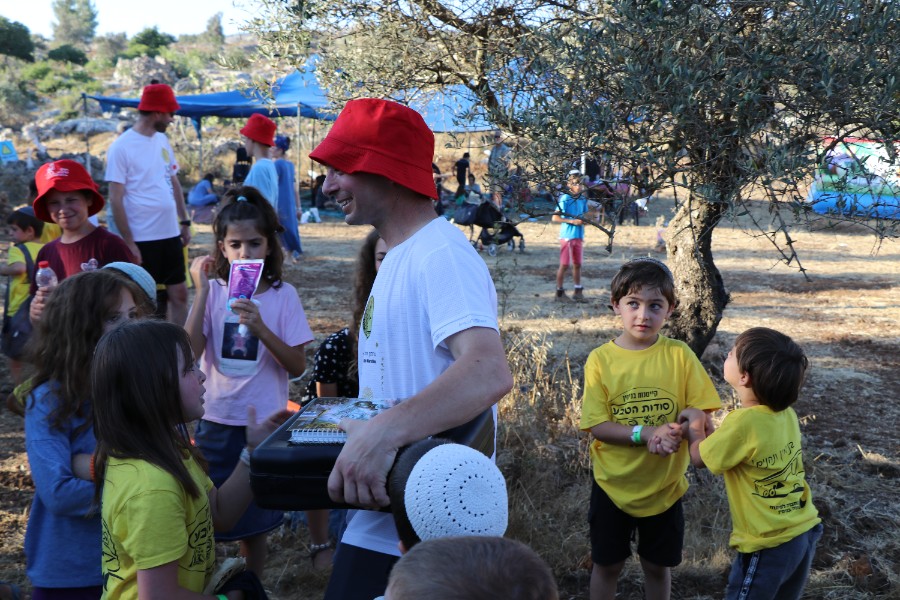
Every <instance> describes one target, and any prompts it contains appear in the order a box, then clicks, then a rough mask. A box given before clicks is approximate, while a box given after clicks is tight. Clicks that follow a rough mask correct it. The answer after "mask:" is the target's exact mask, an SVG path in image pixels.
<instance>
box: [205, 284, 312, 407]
mask: <svg viewBox="0 0 900 600" xmlns="http://www.w3.org/2000/svg"><path fill="white" fill-rule="evenodd" d="M227 297H228V286H227V284H225V283H224V282H222V281H210V283H209V297H208V298H207V301H206V312H205V314H204V315H203V335H205V336H206V348H204V350H203V355H202V356H201V357H200V368H201V369H203V372H204V373H206V377H207V379H206V383H205V384H204V385H205V387H206V395H205V398H206V403H205V405H204V408H205V409H206V414H205V415H204V416H203V418H204V419H206V420H207V421H212V422H214V423H221V424H223V425H246V424H247V406H248V405H251V404H252V405H253V406H255V407H256V416H257V418H258V419H260V420H262V419H265V418H266V417H268V416H269V415H270V414H272V413H274V412H276V411H278V410H281V409H283V408H285V407H286V406H287V401H288V373H287V371H285V370H284V367H282V366H281V365H280V364H278V361H276V360H275V357H273V356H272V354H271V353H270V352H269V351H268V349H267V348H266V347H265V345H264V344H263V343H262V342H260V341H259V339H258V338H256V337H254V336H252V335H250V334H249V333H247V334H246V335H242V334H241V332H240V331H239V328H238V325H237V323H236V320H234V313H232V312H231V311H230V310H228V309H227V308H226V306H225V303H226V299H227ZM253 299H254V300H256V301H258V302H259V314H260V315H261V316H262V319H263V321H264V322H265V324H266V326H267V327H268V328H269V329H271V330H272V332H273V333H274V334H275V335H277V336H278V337H279V338H281V340H282V341H284V343H286V344H287V345H288V346H299V345H301V344H306V343H309V342H311V341H312V340H313V334H312V330H310V328H309V323H308V322H307V320H306V313H305V312H304V311H303V304H302V303H301V302H300V297H299V296H298V295H297V290H296V289H295V288H294V286H292V285H290V284H288V283H285V284H282V286H281V287H280V288H277V289H276V288H269V289H268V290H266V291H265V292H262V293H257V294H254V295H253ZM229 317H230V319H231V320H234V322H226V320H227V319H229ZM236 373H238V374H236Z"/></svg>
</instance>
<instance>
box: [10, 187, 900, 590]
mask: <svg viewBox="0 0 900 600" xmlns="http://www.w3.org/2000/svg"><path fill="white" fill-rule="evenodd" d="M671 207H672V201H671V199H664V200H661V201H658V202H656V204H654V205H652V206H651V209H652V210H651V214H650V216H649V217H648V218H645V219H644V221H645V222H646V223H653V221H654V218H655V217H656V216H658V215H660V214H668V212H670V211H671ZM519 229H520V231H521V232H522V233H523V234H524V236H525V239H526V252H525V253H524V254H520V253H518V252H509V251H508V250H507V249H506V248H501V249H500V251H499V252H498V255H497V256H496V257H489V256H487V255H486V254H485V255H483V256H484V258H485V260H486V262H487V264H488V265H489V267H490V268H491V271H492V272H493V274H494V278H495V282H496V285H497V288H498V295H499V298H500V303H501V312H502V328H503V331H504V336H505V339H506V343H507V348H508V354H509V356H510V360H511V363H512V365H513V369H514V371H515V374H516V387H515V388H514V390H513V393H511V394H510V395H509V396H508V397H507V398H506V399H505V400H504V401H503V403H502V406H501V410H502V415H503V419H502V427H501V452H500V454H499V464H500V466H501V468H502V469H503V471H504V473H505V475H506V477H507V481H508V483H509V488H510V492H511V508H512V515H511V524H510V531H509V534H510V535H511V536H513V537H516V538H519V539H521V540H523V541H525V542H527V543H529V544H531V545H532V546H533V547H535V548H536V549H537V550H538V552H539V553H540V554H541V555H542V556H543V557H544V558H545V559H546V560H547V561H548V562H549V563H550V564H551V565H552V567H553V569H554V572H555V573H556V576H557V578H558V581H559V584H560V589H561V591H562V594H561V597H562V598H567V599H583V598H587V583H588V573H589V560H588V553H589V546H588V539H587V525H586V512H587V499H588V489H589V488H588V484H589V477H590V473H589V468H588V459H587V452H586V448H587V440H586V438H585V436H583V435H582V434H580V433H579V432H578V431H577V420H578V415H579V404H580V403H579V396H580V388H581V369H582V366H583V363H584V360H585V358H586V357H587V354H588V352H589V351H590V350H591V349H592V348H594V347H596V346H597V345H599V344H601V343H603V342H604V341H606V340H607V339H609V338H611V337H613V336H614V335H615V334H616V330H617V327H618V325H617V322H616V319H615V318H614V316H613V315H612V313H611V311H609V310H608V309H607V308H606V303H607V299H608V292H607V287H608V285H609V280H610V278H611V277H612V275H613V273H614V272H615V270H616V269H617V268H618V266H619V265H620V264H621V263H622V262H623V261H624V260H626V259H629V258H631V257H634V256H638V255H646V254H648V253H652V252H653V246H654V244H655V241H656V228H655V227H654V226H652V225H649V224H648V225H641V226H633V225H624V226H622V227H621V228H620V229H619V230H618V233H617V238H616V245H615V248H614V250H613V253H612V255H607V254H606V253H605V252H604V251H603V250H602V248H603V246H604V243H605V240H603V239H602V238H601V234H600V233H599V232H597V231H593V230H590V231H589V232H588V235H587V240H586V253H585V254H586V259H585V260H586V264H585V269H584V281H585V285H586V287H587V295H588V296H589V301H588V302H587V303H585V304H569V305H561V304H557V303H555V302H554V301H553V289H554V283H553V278H554V273H555V270H556V265H557V250H556V248H557V240H556V233H557V228H556V226H551V225H550V224H549V223H546V222H534V223H524V224H522V225H520V226H519ZM198 233H199V235H197V237H196V242H195V243H194V244H193V245H192V247H191V254H192V255H196V254H200V253H201V252H204V251H206V249H207V248H208V246H209V244H210V239H209V229H208V228H203V227H202V226H201V229H200V230H199V232H198ZM301 233H302V236H303V245H304V249H305V250H306V254H305V255H304V258H303V260H302V261H301V263H300V264H299V265H289V266H288V268H287V278H288V279H289V280H290V281H291V282H292V283H294V284H295V285H296V286H297V287H298V289H299V290H300V293H301V297H302V299H303V302H304V306H305V308H306V311H307V315H308V316H309V319H310V323H311V325H312V328H313V331H314V332H315V333H316V337H317V340H321V339H323V338H324V337H325V336H326V335H327V334H328V333H330V332H331V331H334V330H336V329H338V328H340V327H342V326H343V325H344V324H345V322H346V321H347V320H348V318H349V293H348V292H349V289H350V286H351V281H352V279H351V272H352V265H353V258H354V254H355V251H356V248H357V246H358V243H359V241H360V240H361V239H362V237H363V236H364V235H365V231H364V229H363V228H352V227H348V226H346V225H344V224H343V223H341V222H334V221H332V222H326V223H322V224H316V225H308V226H303V228H302V230H301ZM794 236H795V239H796V246H797V248H798V250H799V252H800V253H801V257H802V259H803V261H804V266H805V267H806V268H808V269H809V273H810V276H811V278H812V280H811V281H810V282H807V281H806V280H804V278H803V277H802V276H801V275H799V274H798V273H797V272H796V271H794V270H791V269H789V268H787V267H785V266H783V265H780V264H778V263H777V262H776V260H775V258H774V255H773V253H772V252H771V250H770V248H769V246H768V243H767V242H766V241H765V239H762V238H759V237H754V236H753V235H751V234H750V233H748V231H745V230H744V229H743V223H737V224H731V223H725V224H723V225H722V226H720V227H719V228H718V229H717V230H716V233H715V237H714V252H715V257H716V262H717V265H718V266H719V268H720V270H721V271H722V274H723V277H724V279H725V282H726V284H727V286H728V288H729V291H730V292H731V303H730V305H729V306H728V308H727V309H726V311H725V315H724V318H723V320H722V322H721V324H720V325H719V329H718V333H717V335H716V338H715V340H714V341H713V343H712V344H711V345H710V346H709V348H708V349H707V350H706V352H705V353H704V356H703V357H702V360H703V362H704V364H705V366H706V367H707V369H708V370H709V373H710V375H711V376H712V377H713V380H714V382H715V383H716V385H717V387H718V389H719V390H720V392H721V394H722V398H723V400H725V401H726V403H730V402H731V394H730V391H729V390H728V389H727V386H726V385H725V384H724V382H723V381H722V379H721V364H722V361H723V359H724V355H725V353H726V352H727V350H728V348H729V347H730V345H731V343H732V342H733V340H734V338H735V336H736V335H737V334H738V333H740V332H741V331H743V330H744V329H746V328H748V327H751V326H755V325H766V326H769V327H773V328H776V329H779V330H781V331H784V332H785V333H787V334H789V335H791V336H792V337H793V338H794V339H795V340H797V341H798V342H799V343H800V344H801V345H802V346H803V347H804V349H805V350H806V352H807V353H808V355H809V356H810V358H811V361H812V369H811V373H810V377H809V381H808V383H807V386H806V388H805V390H804V393H803V395H802V398H801V401H800V402H799V403H798V405H797V411H798V413H799V414H800V416H801V419H802V428H803V432H804V435H805V440H804V444H805V457H804V462H805V465H806V469H807V476H808V477H809V479H810V481H811V485H812V489H813V494H814V502H815V504H816V506H817V507H818V508H819V510H820V512H821V514H822V516H823V519H824V521H825V526H826V530H825V537H824V538H823V540H822V542H821V544H820V546H819V550H818V553H817V556H816V560H815V564H814V567H813V572H812V576H811V580H810V584H809V586H808V589H807V593H806V597H807V598H829V599H863V598H900V576H898V573H900V508H898V505H897V502H896V495H897V491H898V478H900V445H898V443H897V435H896V426H895V423H897V422H898V420H900V405H898V404H897V403H896V402H894V401H893V392H894V390H896V389H900V344H898V342H900V334H898V333H897V324H898V322H900V302H898V300H897V298H898V292H900V249H898V247H897V244H896V242H889V243H886V244H885V245H883V246H882V247H881V248H880V249H879V251H878V252H877V253H874V252H873V250H874V245H873V241H872V239H871V238H870V237H867V236H866V234H865V233H864V232H863V230H862V229H861V228H854V227H847V226H845V227H840V228H826V227H824V221H818V222H817V223H816V224H815V225H814V226H813V227H803V228H798V229H797V230H795V231H794ZM3 376H4V377H6V375H5V374H4V375H3ZM463 383H464V382H461V384H463ZM0 440H2V441H0V540H2V549H0V580H12V581H15V582H18V583H20V584H22V585H23V586H25V587H27V582H26V579H25V575H24V556H23V553H22V539H23V536H24V531H25V523H26V520H27V512H28V506H29V502H30V499H31V496H32V493H33V486H32V483H31V479H30V476H29V474H28V465H27V459H26V455H25V453H24V445H23V436H22V421H21V419H20V418H19V417H15V416H13V415H10V414H9V413H2V414H0ZM690 478H691V481H692V486H691V489H690V490H689V492H688V495H687V497H686V520H687V539H686V544H685V555H684V562H683V564H682V565H681V566H680V567H678V568H677V569H676V570H675V573H674V585H673V596H674V597H675V598H685V599H687V598H693V599H701V598H702V599H707V598H710V599H711V598H721V597H722V592H723V589H724V581H725V575H726V573H727V570H728V565H729V561H730V557H731V551H730V550H729V548H728V546H727V539H728V531H729V528H730V522H729V517H728V507H727V503H726V501H725V497H724V491H723V485H722V482H721V480H720V479H718V478H715V477H712V476H710V475H709V474H708V473H705V472H691V473H690ZM307 541H308V537H307V535H306V533H305V532H304V531H300V532H299V533H290V532H285V533H283V534H281V533H278V534H275V535H273V536H272V537H271V538H270V545H271V555H270V556H271V558H270V563H269V567H268V569H267V572H266V576H265V583H266V585H267V587H268V588H269V589H270V590H271V592H272V593H271V596H272V598H273V600H301V599H306V598H310V599H312V598H320V597H321V591H322V589H323V587H324V583H325V581H326V577H325V576H323V575H320V574H316V573H314V572H313V571H312V569H311V567H310V562H309V560H308V559H307V558H306V557H305V553H306V543H307ZM229 550H231V548H224V551H229ZM62 558H63V557H61V559H62ZM640 580H641V577H640V573H639V569H637V568H635V565H634V563H633V562H631V563H630V564H629V566H628V569H627V571H626V573H625V574H624V575H623V578H622V581H621V583H620V594H619V597H620V598H623V599H638V598H641V597H642V595H641V588H640Z"/></svg>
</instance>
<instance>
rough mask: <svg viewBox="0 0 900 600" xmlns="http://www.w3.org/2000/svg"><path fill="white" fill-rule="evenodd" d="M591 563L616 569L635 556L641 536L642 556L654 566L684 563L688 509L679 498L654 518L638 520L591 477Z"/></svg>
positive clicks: (589, 517) (672, 565) (639, 552)
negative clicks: (685, 513) (682, 558)
mask: <svg viewBox="0 0 900 600" xmlns="http://www.w3.org/2000/svg"><path fill="white" fill-rule="evenodd" d="M588 522H589V523H590V531H591V560H593V561H594V563H595V564H597V565H601V566H612V565H617V564H619V563H620V562H623V561H624V560H625V559H627V558H628V557H630V556H631V542H632V541H634V536H635V533H637V542H638V545H637V550H638V555H640V557H641V558H643V559H644V560H647V561H649V562H651V563H653V564H654V565H659V566H661V567H675V566H677V565H678V564H679V563H681V549H682V546H683V545H684V510H683V509H682V507H681V500H680V499H679V500H678V501H677V502H676V503H675V504H673V505H672V506H670V507H669V508H668V509H667V510H666V511H665V512H662V513H660V514H658V515H653V516H652V517H634V516H631V515H629V514H628V513H627V512H625V511H624V510H622V509H621V508H619V507H618V506H616V505H615V504H614V503H613V501H612V500H610V498H609V496H607V495H606V492H604V491H603V490H602V489H601V488H600V486H599V485H597V481H596V480H594V478H593V477H591V508H590V510H589V512H588Z"/></svg>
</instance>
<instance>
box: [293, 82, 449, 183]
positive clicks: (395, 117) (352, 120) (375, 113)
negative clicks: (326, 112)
mask: <svg viewBox="0 0 900 600" xmlns="http://www.w3.org/2000/svg"><path fill="white" fill-rule="evenodd" d="M433 156H434V134H433V133H432V132H431V130H430V129H429V128H428V125H426V124H425V120H424V119H423V118H422V115H420V114H419V113H417V112H416V111H414V110H413V109H411V108H409V107H408V106H404V105H402V104H398V103H397V102H391V101H390V100H379V99H376V98H360V99H358V100H351V101H349V102H347V104H346V105H345V106H344V110H342V111H341V114H340V115H338V118H337V120H336V121H335V122H334V125H333V126H332V127H331V131H329V132H328V135H327V136H325V139H324V140H322V142H321V143H320V144H319V145H318V146H316V148H315V150H313V151H312V152H310V153H309V157H310V158H311V159H313V160H314V161H316V162H319V163H322V164H323V165H325V166H328V167H331V168H333V169H337V170H339V171H343V172H344V173H357V172H362V173H373V174H375V175H381V176H382V177H386V178H388V179H390V180H391V181H393V182H394V183H397V184H399V185H402V186H403V187H405V188H408V189H410V190H412V191H414V192H416V193H417V194H421V195H422V196H425V197H427V198H437V187H436V186H435V184H434V176H433V171H432V170H431V158H432V157H433Z"/></svg>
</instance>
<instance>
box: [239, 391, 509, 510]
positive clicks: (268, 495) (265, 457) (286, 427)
mask: <svg viewBox="0 0 900 600" xmlns="http://www.w3.org/2000/svg"><path fill="white" fill-rule="evenodd" d="M302 412H303V411H302V410H301V411H300V412H298V413H297V414H295V415H293V416H292V417H290V418H289V419H288V420H287V421H285V422H284V423H283V424H282V425H281V427H279V428H278V429H276V430H275V431H274V432H273V433H272V435H270V436H269V437H267V438H266V439H265V440H264V441H263V443H261V444H260V445H259V446H257V447H256V450H254V451H253V453H252V454H251V455H250V488H251V489H252V490H253V496H254V499H255V500H256V504H258V505H259V506H261V507H263V508H269V509H272V510H316V509H321V508H353V507H351V506H348V505H346V504H338V503H336V502H334V501H332V500H331V498H330V497H329V496H328V476H329V475H330V474H331V469H332V468H333V467H334V463H335V461H336V460H337V457H338V454H340V452H341V449H342V448H343V444H289V443H288V440H290V437H291V434H290V429H291V425H292V424H293V422H294V421H295V420H296V419H297V418H298V416H299V415H300V414H301V413H302ZM494 430H495V427H494V412H493V409H491V408H488V409H487V410H485V411H484V412H482V413H481V414H480V415H478V416H477V417H475V418H474V419H472V420H471V421H469V422H468V423H464V424H462V425H460V426H458V427H454V428H453V429H448V430H447V431H444V432H442V433H439V434H437V435H435V436H433V437H439V438H445V439H449V440H453V441H454V442H456V443H457V444H463V445H465V446H469V447H470V448H475V449H476V450H478V451H479V452H482V453H483V454H484V455H486V456H488V457H491V456H493V455H494V452H495V447H494V439H495V436H494ZM398 455H399V453H398ZM384 510H390V508H389V507H388V508H385V509H384Z"/></svg>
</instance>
